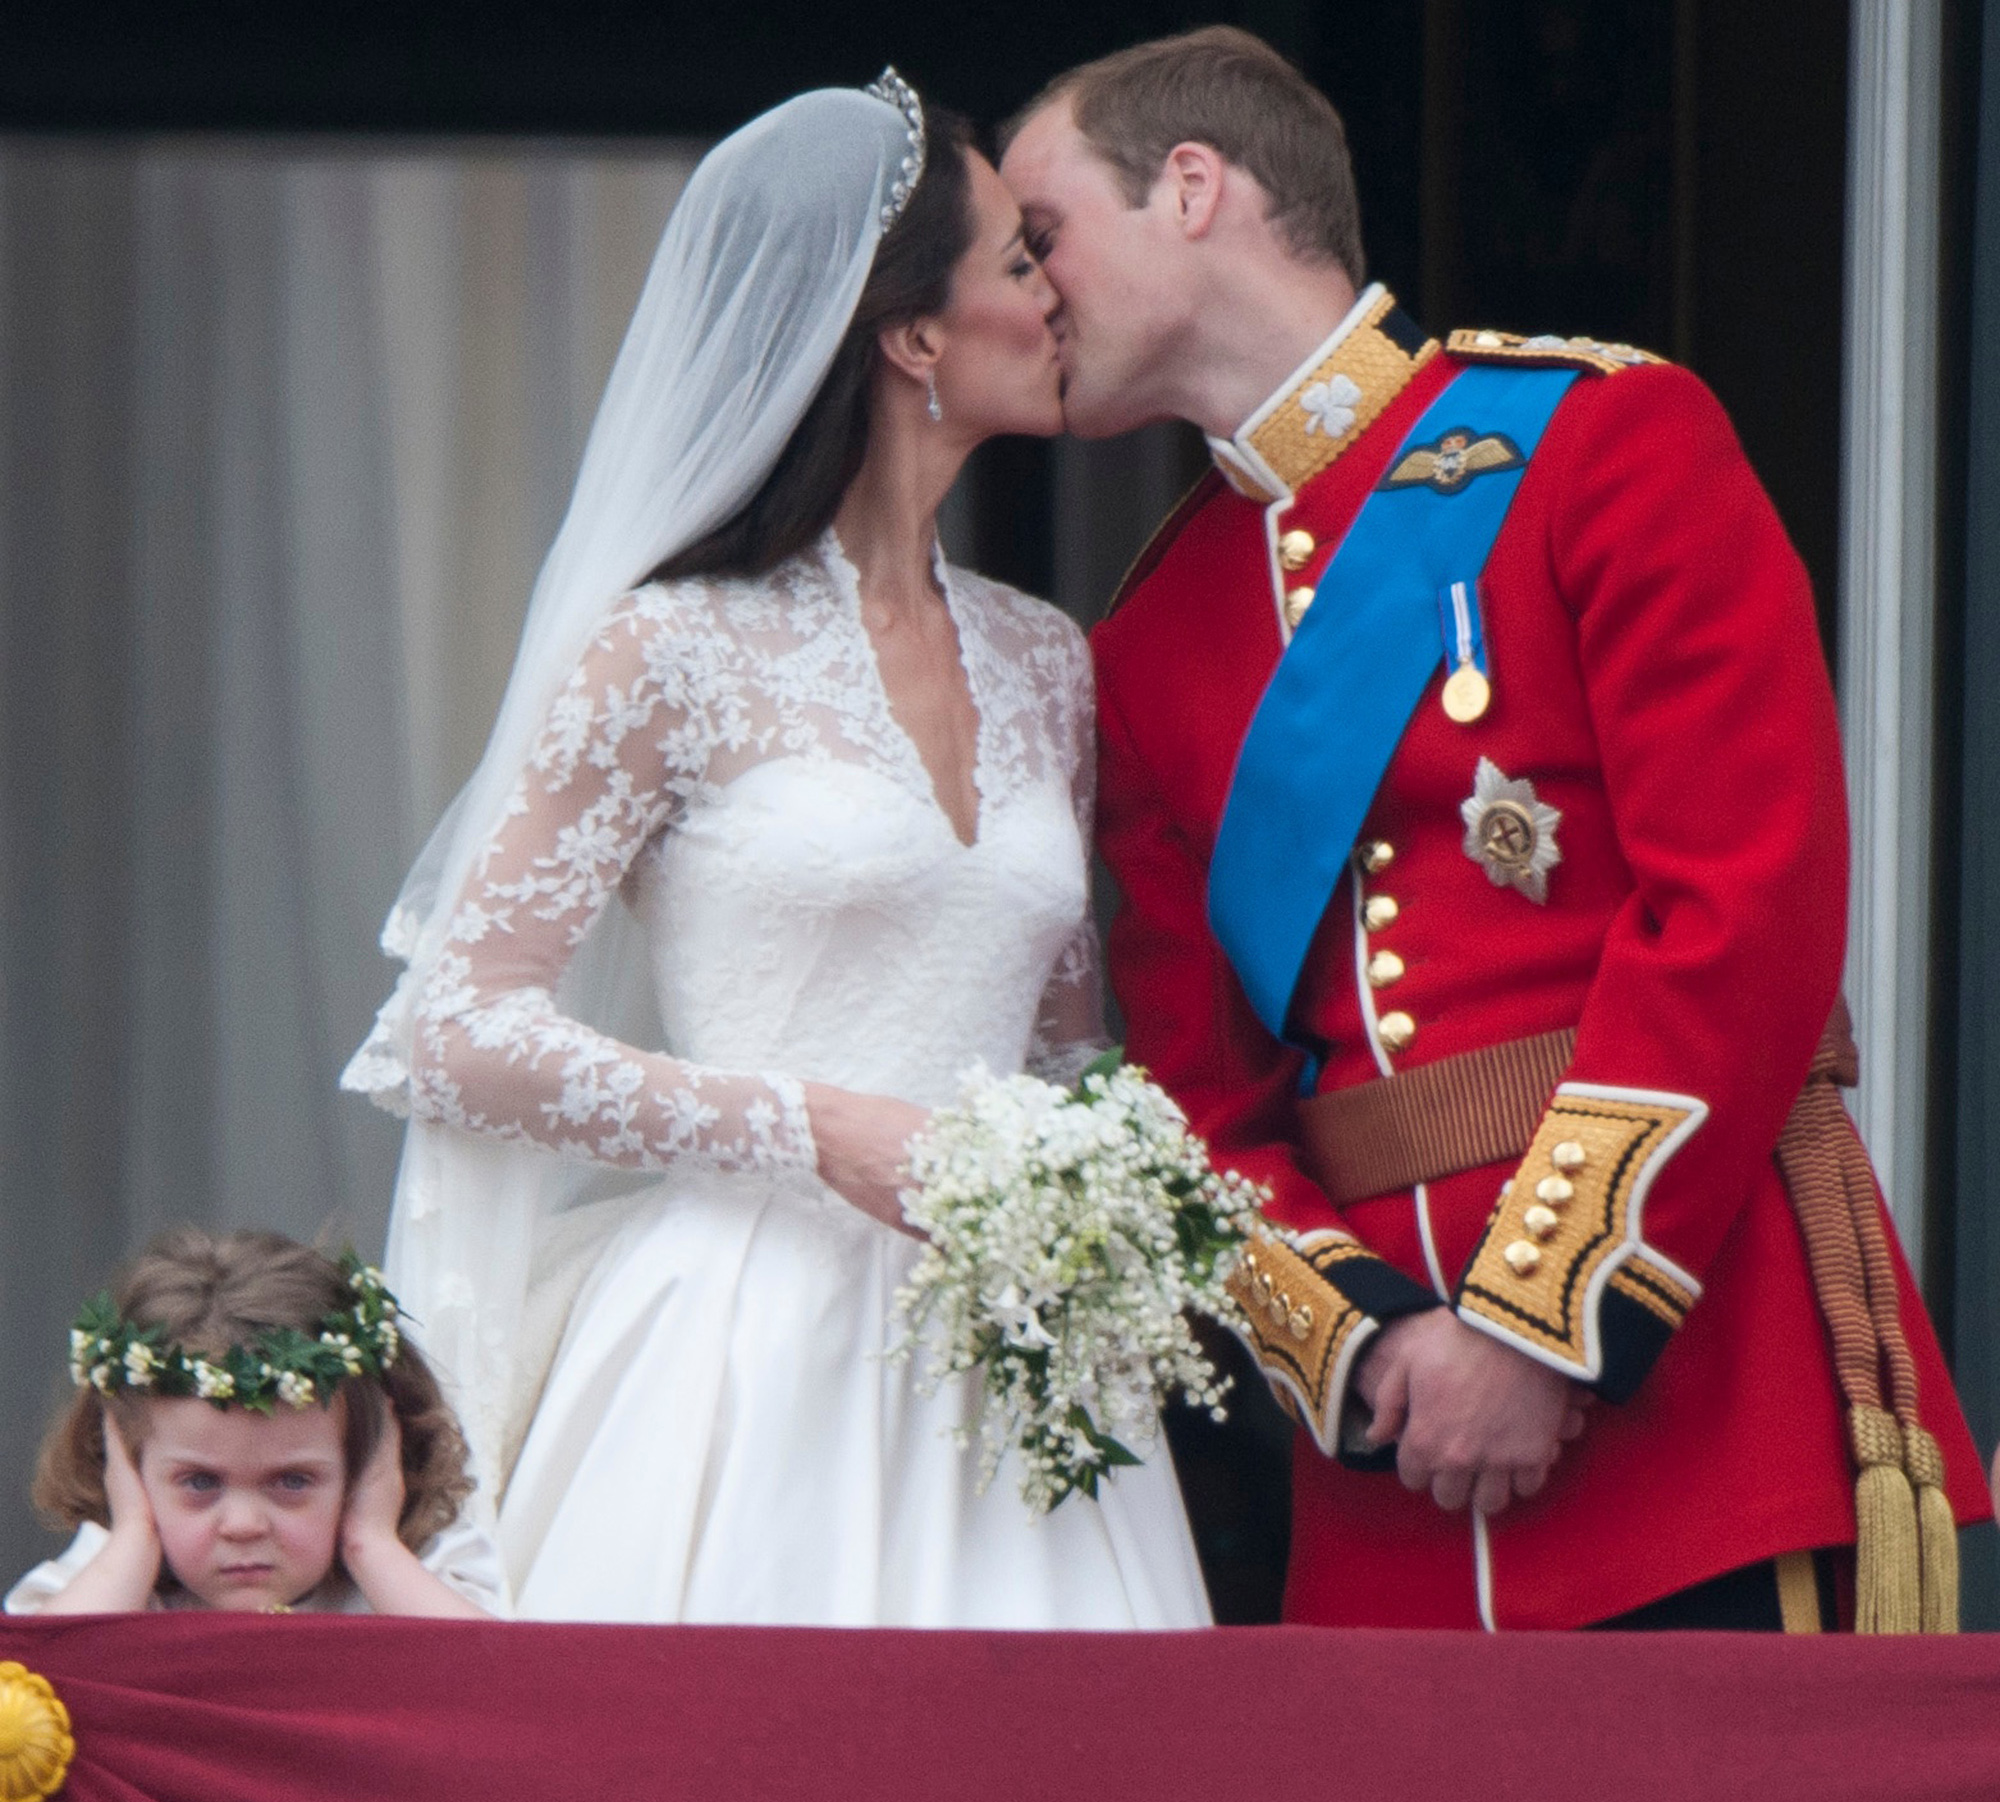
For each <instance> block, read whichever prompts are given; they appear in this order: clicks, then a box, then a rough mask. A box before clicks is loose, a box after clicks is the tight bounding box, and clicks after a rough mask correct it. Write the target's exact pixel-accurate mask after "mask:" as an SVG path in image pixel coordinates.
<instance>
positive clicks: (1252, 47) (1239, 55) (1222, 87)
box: [1003, 25, 1366, 288]
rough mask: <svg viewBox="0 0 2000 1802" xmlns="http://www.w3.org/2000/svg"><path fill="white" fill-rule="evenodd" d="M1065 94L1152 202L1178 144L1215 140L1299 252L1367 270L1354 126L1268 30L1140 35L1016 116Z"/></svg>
mask: <svg viewBox="0 0 2000 1802" xmlns="http://www.w3.org/2000/svg"><path fill="white" fill-rule="evenodd" d="M1060 100H1067V101H1068V102H1069V103H1070V106H1071V109H1072V114H1073V116H1074V118H1075V120H1076V127H1077V130H1078V131H1079V132H1080V133H1082V135H1083V138H1084V141H1085V142H1086V143H1088V144H1089V145H1090V147H1091V148H1092V149H1093V150H1095V151H1096V152H1097V154H1098V155H1099V156H1101V157H1103V159H1104V160H1105V161H1106V162H1107V163H1109V164H1110V165H1111V167H1112V169H1113V171H1114V172H1115V173H1116V174H1117V176H1118V180H1119V184H1120V186H1121V187H1122V188H1123V189H1124V191H1125V198H1126V199H1127V200H1128V201H1129V202H1130V203H1131V204H1132V205H1133V206H1143V205H1144V204H1145V200H1146V196H1147V195H1148V194H1149V193H1151V192H1152V189H1153V184H1154V182H1156V181H1157V180H1158V179H1159V176H1160V168H1161V165H1162V164H1164V163H1165V162H1166V160H1167V153H1168V152H1169V151H1170V150H1172V149H1173V147H1174V146H1175V145H1176V144H1185V143H1190V142H1193V143H1199V144H1206V145H1208V146H1209V147H1210V148H1211V149H1213V150H1215V151H1217V152H1218V153H1219V154H1220V155H1221V156H1222V157H1223V158H1224V159H1225V160H1226V161H1228V162H1231V163H1233V164H1235V165H1236V167H1237V168H1239V169H1242V170H1243V171H1245V172H1246V173H1247V174H1249V175H1252V176H1254V177H1255V178H1256V180H1257V184H1258V186H1259V187H1261V188H1262V189H1263V190H1264V192H1265V193H1266V194H1267V195H1268V196H1269V197H1270V203H1271V210H1270V214H1269V217H1270V220H1271V223H1272V225H1273V226H1274V227H1275V228H1276V229H1277V231H1278V233H1279V235H1280V236H1281V237H1282V238H1283V239H1284V241H1285V244H1286V246H1287V247H1288V248H1289V249H1290V250H1291V251H1292V253H1293V254H1294V255H1295V256H1298V257H1300V258H1303V259H1305V260H1306V261H1309V262H1335V263H1338V264H1339V265H1340V266H1341V267H1342V268H1343V269H1344V270H1345V271H1346V272H1347V275H1348V278H1349V279H1350V280H1351V281H1352V282H1353V283H1354V285H1355V286H1356V287H1357V288H1358V287H1360V286H1361V283H1362V281H1363V279H1364V276H1365V273H1366V263H1365V259H1364V257H1363V255H1362V250H1361V207H1360V203H1359V201H1358V200H1357V199H1356V197H1355V193H1354V165H1353V163H1352V162H1351V160H1350V159H1349V157H1348V154H1347V131H1346V128H1345V127H1344V126H1343V125H1342V124H1341V122H1340V115H1339V114H1338V113H1337V112H1335V111H1334V109H1333V104H1332V102H1331V101H1329V100H1328V99H1327V97H1326V96H1325V95H1324V94H1322V93H1321V92H1320V91H1319V90H1318V89H1317V88H1316V87H1314V86H1313V85H1312V83H1311V82H1309V81H1307V80H1306V78H1305V77H1304V76H1303V75H1301V74H1300V73H1299V72H1298V70H1296V69H1295V68H1293V67H1292V65H1291V64H1290V63H1288V62H1287V61H1285V59H1284V58H1283V57H1282V56H1280V55H1279V54H1278V53H1277V51H1275V50H1273V49H1272V48H1271V46H1270V45H1269V44H1267V43H1265V42H1264V40H1263V39H1262V38H1258V37H1253V36H1252V35H1251V34H1250V33H1249V32H1247V31H1239V30H1238V29H1237V28H1236V27H1235V26H1233V25H1208V26H1204V27H1202V29H1200V30H1199V31H1189V32H1184V33H1182V34H1181V35H1179V36H1178V37H1170V38H1156V39H1154V40H1153V41H1152V42H1151V43H1146V44H1135V45H1133V47H1132V48H1131V49H1129V50H1120V51H1117V52H1115V53H1114V54H1112V55H1110V56H1104V57H1099V58H1098V60H1097V61H1096V62H1091V63H1084V64H1082V65H1080V66H1079V67H1077V68H1074V69H1071V70H1069V71H1067V72H1066V73H1064V74H1062V75H1058V76H1057V77H1056V78H1055V80H1054V81H1052V82H1050V83H1049V85H1048V86H1047V87H1046V88H1044V89H1043V90H1042V91H1041V93H1040V94H1038V95H1037V96H1036V97H1035V99H1034V100H1033V101H1032V102H1030V104H1029V105H1028V106H1027V107H1026V108H1024V109H1023V110H1022V111H1021V112H1020V113H1019V114H1017V115H1016V116H1015V118H1014V120H1013V121H1012V122H1011V123H1010V124H1009V125H1008V127H1007V128H1006V131H1005V133H1004V134H1003V135H1004V137H1005V138H1008V139H1011V138H1012V136H1013V134H1014V133H1015V132H1016V131H1017V130H1018V129H1019V128H1020V127H1021V125H1022V124H1024V123H1025V122H1026V121H1027V119H1028V118H1029V116H1030V115H1031V114H1034V113H1038V112H1040V111H1041V110H1042V109H1043V108H1044V107H1045V106H1048V105H1050V104H1051V103H1053V102H1055V101H1060Z"/></svg>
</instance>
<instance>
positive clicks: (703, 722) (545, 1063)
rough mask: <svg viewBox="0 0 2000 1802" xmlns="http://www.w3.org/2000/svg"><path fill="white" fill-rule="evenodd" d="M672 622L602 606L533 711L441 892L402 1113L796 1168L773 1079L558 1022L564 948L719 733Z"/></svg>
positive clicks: (511, 1135)
mask: <svg viewBox="0 0 2000 1802" xmlns="http://www.w3.org/2000/svg"><path fill="white" fill-rule="evenodd" d="M702 654H703V653H701V652H699V651H697V650H696V648H695V647H693V646H691V645H690V644H689V643H688V641H687V639H686V636H685V634H684V633H681V632H677V631H676V630H675V618H674V613H673V609H672V603H671V599H670V596H669V594H668V593H667V592H666V591H662V590H657V589H649V590H645V591H642V592H641V593H640V594H638V595H634V596H632V597H630V598H629V599H628V600H627V601H625V602H624V603H622V604H621V605H620V606H619V607H618V608H617V610H616V611H614V612H613V613H612V615H611V616H610V618H609V619H607V621H606V622H605V624H604V626H603V628H602V629H601V630H600V631H599V633H598V634H597V636H596V637H595V638H594V639H593V640H592V641H591V644H590V646H589V648H588V649H587V650H586V651H585V653H584V656H583V658H582V659H581V661H580V662H579V663H578V665H577V668H576V670H575V671H574V672H573V673H572V675H571V676H570V679H569V681H568V682H567V683H566V684H565V685H564V687H563V689H562V692H561V693H560V694H559V695H557V697H556V699H555V702H554V703H553V705H552V706H551V707H550V710H549V714H548V717H547V720H546V721H545V722H544V725H543V728H542V732H541V735H540V737H539V738H538V739H537V741H536V744H535V748H534V751H533V753H532V755H531V756H530V758H529V762H528V767H527V768H526V769H525V770H524V771H523V772H522V776H521V780H520V782H519V784H518V785H517V786H516V788H515V791H514V794H513V797H512V800H511V802H510V804H509V807H508V812H507V815H506V817H505V818H504V819H503V820H502V822H501V823H500V825H499V826H498V828H497V829H496V830H495V831H494V833H493V835H492V837H491V838H490V839H489V840H488V841H487V843H486V845H485V846H484V847H483V849H482V850H481V852H480V855H479V857H478V859H477V860H476V861H475V863H474V865H473V868H472V871H471V874H470V875H469V876H468V877H467V878H466V883H465V887H464V889H463V890H462V891H461V892H460V895H459V900H458V906H457V910H456V912H455V913H454V914H453V916H452V921H451V926H450V930H449V933H448V934H447V938H446V943H445V946H444V949H443V950H442V952H440V954H439V956H438V958H437V961H436V964H435V965H434V967H433V969H432V970H431V972H430V974H429V977H428V980H427V981H426V982H425V983H424V985H423V988H422V990H421V993H420V994H419V996H418V999H417V1004H416V1013H415V1021H414V1025H415V1031H414V1035H413V1047H414V1049H413V1056H412V1058H411V1066H412V1067H411V1072H410V1101H411V1107H412V1109H413V1111H414V1112H416V1113H417V1114H419V1115H422V1116H423V1117H425V1118H427V1119H431V1120H437V1121H442V1122H444V1123H446V1124H448V1125H452V1126H458V1127H462V1128H464V1129H466V1130H467V1131H469V1132H476V1133H484V1134H490V1135H492V1136H494V1137H497V1138H504V1139H514V1140H532V1141H534V1142H536V1143H538V1144H541V1145H546V1146H549V1147H551V1148H552V1149H554V1150H556V1151H559V1152H561V1153H563V1154H565V1155H567V1156H570V1157H576V1158H584V1159H589V1160H592V1161H595V1162H599V1163H606V1164H618V1165H626V1166H632V1167H637V1168H643V1169H659V1168H662V1167H664V1166H666V1165H668V1164H670V1163H674V1162H676V1161H678V1160H681V1159H687V1158H694V1159H698V1160H701V1161H702V1162H704V1163H707V1164H710V1165H713V1166H716V1167H719V1168H729V1169H749V1168H759V1169H776V1168H785V1167H795V1168H803V1169H808V1170H809V1169H811V1168H812V1167H813V1165H814V1149H813V1142H812V1132H811V1128H810V1126H809V1124H808V1122H807V1118H806V1110H805V1098H804V1094H803V1092H802V1090H801V1089H800V1086H799V1084H798V1083H797V1082H796V1081H795V1080H794V1079H792V1078H791V1077H788V1076H775V1075H749V1074H742V1073H735V1072H729V1071H722V1070H715V1069H709V1068H706V1067H703V1066H700V1065H696V1064H691V1063H688V1062H685V1061H684V1060H682V1059H679V1058H674V1057H669V1056H666V1055H664V1054H662V1053H657V1052H646V1051H640V1050H637V1049H635V1048H634V1047H632V1046H630V1045H625V1044H621V1043H620V1042H618V1041H617V1040H615V1039H611V1038H609V1037H607V1036H605V1035H604V1034H602V1033H600V1032H597V1031H594V1030H593V1029H591V1028H590V1027H588V1026H586V1025H584V1024H583V1023H582V1022H581V1021H579V1020H577V1019H575V1018H573V1017H570V1016H568V1015H566V1014H564V1013H563V1012H562V1011H561V1010H560V1009H559V1008H558V1007H557V1005H556V1003H555V1000H554V995H555V991H556V985H557V982H558V980H559V978H560V977H561V975H562V973H563V970H564V969H565V967H566V966H567V965H568V963H569V960H570V957H571V955H572V953H573V952H574V950H575V948H576V947H577V945H579V944H580V943H581V942H582V940H583V938H584V936H585V934H586V933H587V932H588V931H589V930H590V927H591V925H592V924H593V922H595V921H596V919H597V918H598V916H599V915H600V914H602V913H603V911H604V908H605V906H606V904H607V903H608V902H609V901H610V900H611V898H612V896H613V895H614V894H615V893H616V892H617V889H618V886H619V884H620V883H621V882H622V881H623V880H624V878H625V875H626V873H627V871H628V870H630V868H631V866H632V862H633V860H634V858H636V857H637V856H638V854H639V852H640V850H641V849H642V848H643V847H644V846H645V844H646V843H647V841H648V840H649V839H651V838H652V837H653V836H654V835H655V834H657V833H659V832H662V831H665V830H668V829H669V828H670V827H671V826H672V824H673V822H674V820H675V819H676V818H677V817H678V815H679V814H680V812H681V810H682V809H683V807H684V806H685V805H686V803H687V801H688V799H689V798H690V797H691V796H692V795H694V794H695V793H697V792H698V791H699V790H700V788H701V786H702V783H703V781H704V779H705V773H706V770H707V765H708V759H709V755H710V751H711V749H712V747H713V746H714V745H715V744H717V743H718V742H720V741H721V740H724V739H726V738H727V737H728V736H729V734H730V732H731V731H732V729H733V726H732V720H731V718H730V717H728V710H727V708H726V706H725V705H724V703H723V699H722V697H721V696H720V695H719V694H718V693H717V692H715V691H714V690H713V689H712V688H711V687H710V686H709V685H707V684H704V683H703V682H702V681H701V679H700V676H699V674H698V673H697V672H696V666H697V665H698V664H699V662H700V659H701V655H702Z"/></svg>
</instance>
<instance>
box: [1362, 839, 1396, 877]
mask: <svg viewBox="0 0 2000 1802" xmlns="http://www.w3.org/2000/svg"><path fill="white" fill-rule="evenodd" d="M1395 860H1396V847H1395V846H1394V845H1392V844H1390V842H1389V841H1388V840H1387V839H1386V838H1378V839H1373V840H1371V841H1370V842H1369V843H1367V844H1365V845H1363V846H1362V847H1361V867H1362V868H1363V869H1364V870H1366V871H1367V872H1368V874H1369V875H1371V876H1379V875H1381V874H1382V872H1383V871H1384V870H1386V869H1387V868H1388V867H1389V866H1390V864H1392V863H1394V862H1395Z"/></svg>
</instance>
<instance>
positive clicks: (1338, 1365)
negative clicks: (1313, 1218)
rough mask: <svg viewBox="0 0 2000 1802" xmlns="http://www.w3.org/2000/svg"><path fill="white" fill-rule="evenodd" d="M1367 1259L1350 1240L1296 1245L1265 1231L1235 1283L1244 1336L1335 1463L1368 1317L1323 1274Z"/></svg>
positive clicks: (1288, 1406)
mask: <svg viewBox="0 0 2000 1802" xmlns="http://www.w3.org/2000/svg"><path fill="white" fill-rule="evenodd" d="M1367 1255H1368V1254H1367V1252H1366V1251H1365V1250H1364V1249H1363V1247H1362V1246H1361V1245H1360V1244H1359V1243H1358V1242H1357V1241H1356V1240H1354V1239H1351V1238H1349V1237H1347V1235H1346V1234H1344V1233H1324V1234H1315V1235H1313V1236H1312V1237H1311V1238H1310V1239H1306V1240H1302V1241H1300V1242H1298V1243H1297V1244H1296V1245H1295V1244H1293V1243H1290V1242H1288V1241H1286V1240H1285V1239H1281V1238H1279V1237H1278V1236H1277V1235H1275V1234H1273V1233H1270V1232H1262V1231H1260V1232H1258V1233H1257V1234H1255V1235H1254V1238H1253V1242H1252V1244H1251V1246H1250V1247H1249V1249H1248V1250H1246V1251H1245V1252H1244V1254H1243V1259H1242V1262H1241V1263H1239V1264H1238V1265H1237V1267H1236V1270H1235V1273H1234V1274H1233V1275H1232V1276H1231V1277H1230V1279H1229V1293H1230V1295H1231V1297H1232V1298H1233V1299H1234V1300H1235V1302H1236V1304H1237V1306H1238V1307H1240V1308H1241V1309H1242V1310H1243V1315H1244V1323H1245V1324H1244V1326H1243V1328H1241V1329H1239V1336H1240V1337H1241V1338H1242V1339H1243V1341H1244V1343H1245V1344H1246V1345H1248V1346H1249V1348H1250V1353H1251V1356H1252V1357H1254V1358H1255V1359H1256V1360H1257V1366H1258V1368H1259V1369H1260V1370H1262V1371H1263V1373H1264V1378H1265V1381H1266V1382H1268V1383H1269V1384H1270V1385H1271V1390H1272V1393H1273V1394H1275V1395H1276V1396H1277V1398H1278V1400H1279V1402H1280V1403H1281V1404H1282V1405H1283V1406H1284V1409H1285V1411H1286V1412H1287V1413H1288V1414H1290V1415H1291V1416H1292V1418H1293V1419H1294V1420H1296V1421H1297V1422H1298V1423H1299V1424H1300V1425H1301V1426H1303V1427H1304V1428H1305V1429H1306V1431H1307V1432H1309V1433H1310V1434H1311V1435H1312V1436H1313V1442H1314V1443H1315V1444H1316V1445H1317V1446H1318V1447H1319V1449H1320V1450H1321V1451H1322V1452H1323V1453H1324V1454H1325V1455H1326V1456H1327V1457H1329V1458H1331V1457H1333V1456H1335V1455H1336V1454H1337V1452H1338V1450H1339V1444H1340V1409H1341V1402H1342V1400H1343V1398H1344V1396H1345V1394H1346V1389H1347V1369H1348V1365H1349V1364H1350V1362H1351V1361H1352V1357H1353V1354H1354V1352H1355V1351H1356V1350H1357V1349H1358V1348H1359V1345H1360V1340H1361V1337H1365V1335H1361V1336H1357V1329H1358V1328H1359V1327H1361V1325H1362V1324H1363V1322H1364V1321H1365V1320H1366V1319H1367V1316H1366V1315H1364V1314H1363V1313H1362V1312H1361V1310H1360V1309H1359V1308H1357V1307H1355V1306H1354V1304H1353V1303H1352V1302H1350V1301H1349V1300H1348V1299H1347V1298H1346V1297H1345V1296H1344V1295H1342V1294H1341V1292H1340V1291H1339V1290H1338V1289H1336V1288H1335V1287H1334V1286H1333V1284H1332V1283H1330V1282H1329V1281H1328V1280H1327V1278H1326V1275H1325V1272H1326V1271H1327V1270H1329V1269H1331V1268H1332V1267H1333V1265H1335V1264H1337V1263H1339V1262H1340V1261H1341V1260H1342V1259H1344V1258H1352V1257H1365V1256H1367Z"/></svg>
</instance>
